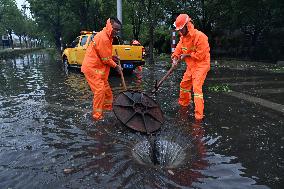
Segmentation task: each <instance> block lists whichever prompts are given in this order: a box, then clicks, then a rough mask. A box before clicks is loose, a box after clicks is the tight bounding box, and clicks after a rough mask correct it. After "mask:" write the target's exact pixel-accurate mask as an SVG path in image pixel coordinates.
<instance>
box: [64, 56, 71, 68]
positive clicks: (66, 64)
mask: <svg viewBox="0 0 284 189" xmlns="http://www.w3.org/2000/svg"><path fill="white" fill-rule="evenodd" d="M63 64H64V66H65V67H70V64H69V62H68V58H67V57H66V56H64V57H63Z"/></svg>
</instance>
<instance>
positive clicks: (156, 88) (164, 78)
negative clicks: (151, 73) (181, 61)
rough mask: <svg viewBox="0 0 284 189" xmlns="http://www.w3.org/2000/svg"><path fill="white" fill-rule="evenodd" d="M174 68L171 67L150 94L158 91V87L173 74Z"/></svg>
mask: <svg viewBox="0 0 284 189" xmlns="http://www.w3.org/2000/svg"><path fill="white" fill-rule="evenodd" d="M175 68H176V67H175V66H172V67H171V69H169V71H168V72H167V73H166V75H164V77H163V78H162V79H161V80H160V81H159V82H158V83H156V85H155V88H154V89H153V90H152V93H155V92H157V90H158V89H159V87H160V86H161V85H162V83H163V82H164V81H165V80H166V79H167V78H168V77H169V76H170V75H171V74H172V73H173V71H174V69H175Z"/></svg>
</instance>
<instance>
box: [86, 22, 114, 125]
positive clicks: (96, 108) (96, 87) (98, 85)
mask: <svg viewBox="0 0 284 189" xmlns="http://www.w3.org/2000/svg"><path fill="white" fill-rule="evenodd" d="M111 32H112V25H111V23H110V19H108V20H107V24H106V27H104V28H103V30H102V31H100V32H99V33H97V34H96V35H95V36H94V38H93V40H92V41H91V43H90V45H89V46H88V48H87V50H86V54H85V58H84V61H83V64H82V67H81V71H82V72H83V73H84V74H85V77H86V80H87V81H88V84H89V86H90V88H91V90H92V92H93V93H94V99H93V118H94V119H95V120H99V119H102V118H103V110H111V109H112V101H113V95H112V91H111V88H110V86H109V83H108V76H109V71H110V67H113V68H115V67H116V63H115V62H114V61H113V60H112V37H111Z"/></svg>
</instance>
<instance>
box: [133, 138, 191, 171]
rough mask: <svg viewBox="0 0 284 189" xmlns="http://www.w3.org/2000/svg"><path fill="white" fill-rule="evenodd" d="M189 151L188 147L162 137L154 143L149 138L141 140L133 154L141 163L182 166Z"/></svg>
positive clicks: (170, 166)
mask: <svg viewBox="0 0 284 189" xmlns="http://www.w3.org/2000/svg"><path fill="white" fill-rule="evenodd" d="M153 146H154V148H153ZM188 152H189V151H188V148H187V147H184V146H182V145H179V144H178V143H176V142H174V141H170V140H167V139H162V138H159V139H157V140H156V141H155V142H154V144H153V143H151V142H150V141H149V140H144V141H140V142H138V143H137V144H135V145H134V147H133V148H132V155H133V157H134V159H135V160H137V161H138V162H139V163H140V164H147V165H158V166H162V167H166V168H176V167H179V166H182V165H183V164H184V160H185V158H186V156H187V153H188Z"/></svg>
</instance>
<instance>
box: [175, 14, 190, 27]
mask: <svg viewBox="0 0 284 189" xmlns="http://www.w3.org/2000/svg"><path fill="white" fill-rule="evenodd" d="M189 21H191V18H190V17H189V16H188V15H187V14H180V15H179V16H178V17H177V19H176V21H175V23H174V26H175V27H176V30H180V29H182V28H183V27H184V26H185V24H186V23H188V22H189Z"/></svg>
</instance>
